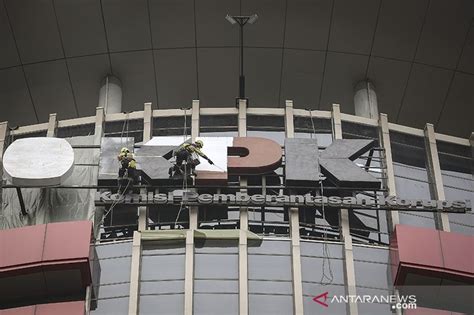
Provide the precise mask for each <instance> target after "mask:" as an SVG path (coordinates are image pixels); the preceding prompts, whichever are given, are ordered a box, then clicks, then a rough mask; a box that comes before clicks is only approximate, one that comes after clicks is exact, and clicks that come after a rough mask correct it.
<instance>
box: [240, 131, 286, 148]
mask: <svg viewBox="0 0 474 315" xmlns="http://www.w3.org/2000/svg"><path fill="white" fill-rule="evenodd" d="M247 137H260V138H267V139H270V140H273V141H275V142H276V143H278V144H279V145H281V146H283V145H284V143H285V132H284V131H251V130H249V131H247Z"/></svg>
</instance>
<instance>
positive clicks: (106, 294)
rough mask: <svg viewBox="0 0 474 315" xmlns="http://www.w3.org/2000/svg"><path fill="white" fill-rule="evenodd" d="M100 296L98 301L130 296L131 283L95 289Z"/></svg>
mask: <svg viewBox="0 0 474 315" xmlns="http://www.w3.org/2000/svg"><path fill="white" fill-rule="evenodd" d="M94 290H95V292H96V296H97V293H98V294H99V296H98V299H106V298H114V297H120V296H128V295H129V294H130V283H123V284H112V285H102V286H100V287H95V288H94Z"/></svg>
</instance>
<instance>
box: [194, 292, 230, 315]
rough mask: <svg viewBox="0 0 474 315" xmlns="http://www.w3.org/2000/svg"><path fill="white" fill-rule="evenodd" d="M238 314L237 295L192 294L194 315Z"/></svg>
mask: <svg viewBox="0 0 474 315" xmlns="http://www.w3.org/2000/svg"><path fill="white" fill-rule="evenodd" d="M198 314H202V315H231V314H235V315H237V314H239V295H238V294H199V293H195V294H194V315H198Z"/></svg>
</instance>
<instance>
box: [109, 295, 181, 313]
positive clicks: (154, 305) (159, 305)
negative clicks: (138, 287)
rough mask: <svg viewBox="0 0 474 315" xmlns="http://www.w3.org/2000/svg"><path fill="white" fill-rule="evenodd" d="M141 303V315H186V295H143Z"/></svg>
mask: <svg viewBox="0 0 474 315" xmlns="http://www.w3.org/2000/svg"><path fill="white" fill-rule="evenodd" d="M139 303H140V304H139V307H140V313H139V314H140V315H154V314H184V294H166V295H141V296H140V302H139ZM127 313H128V310H127ZM127 313H126V314H127ZM110 315H112V313H111V314H110ZM114 315H115V314H114Z"/></svg>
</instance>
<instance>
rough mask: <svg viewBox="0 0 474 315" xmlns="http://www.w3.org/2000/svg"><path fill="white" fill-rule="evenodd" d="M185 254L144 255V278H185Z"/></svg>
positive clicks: (142, 272)
mask: <svg viewBox="0 0 474 315" xmlns="http://www.w3.org/2000/svg"><path fill="white" fill-rule="evenodd" d="M184 258H185V257H184V255H160V256H143V257H142V264H141V265H142V266H141V267H142V270H141V279H142V280H168V279H169V280H173V279H184Z"/></svg>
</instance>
